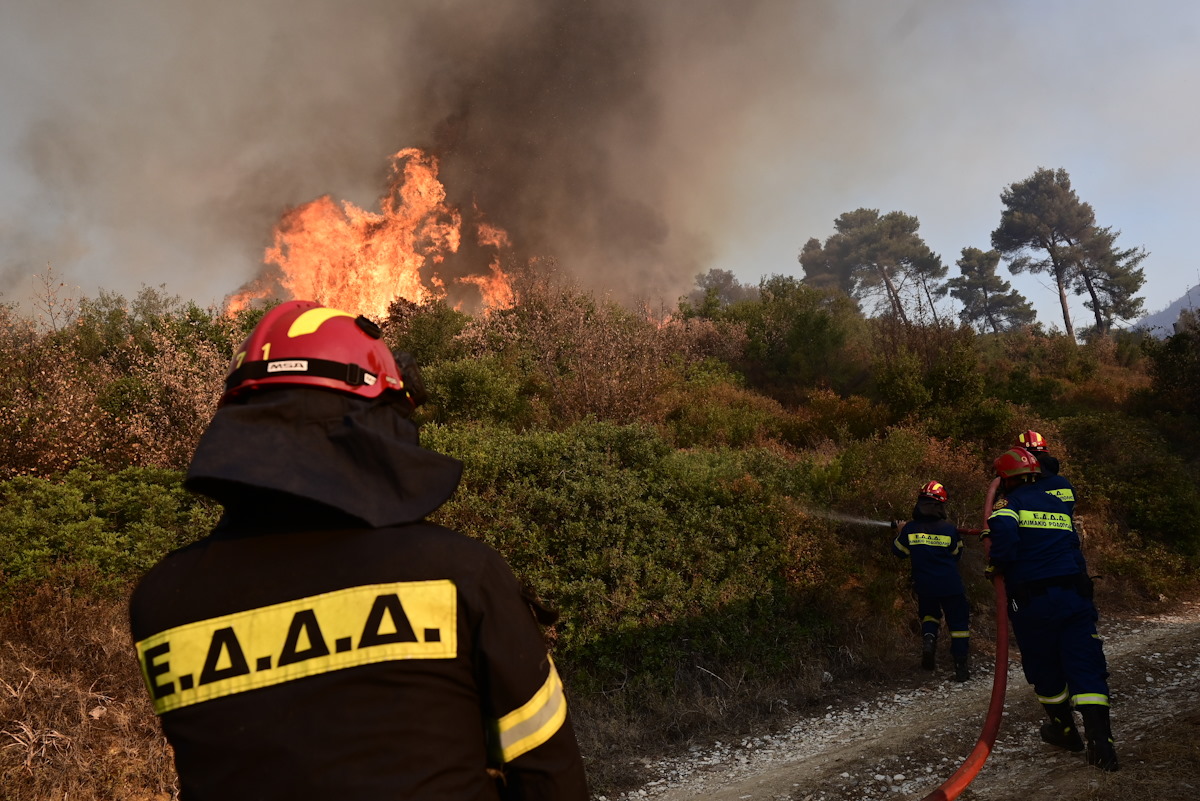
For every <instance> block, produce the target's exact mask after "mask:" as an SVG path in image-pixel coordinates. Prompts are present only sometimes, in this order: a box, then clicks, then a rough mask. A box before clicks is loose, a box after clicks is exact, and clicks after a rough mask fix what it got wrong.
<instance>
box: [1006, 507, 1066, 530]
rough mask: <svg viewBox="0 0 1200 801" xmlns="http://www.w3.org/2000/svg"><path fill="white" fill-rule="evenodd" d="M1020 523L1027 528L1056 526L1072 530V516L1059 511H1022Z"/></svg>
mask: <svg viewBox="0 0 1200 801" xmlns="http://www.w3.org/2000/svg"><path fill="white" fill-rule="evenodd" d="M1019 520H1020V524H1021V526H1023V527H1025V528H1056V529H1064V530H1066V531H1072V530H1073V529H1074V527H1073V526H1072V525H1071V516H1070V515H1063V514H1059V513H1057V512H1026V511H1024V510H1022V511H1021V512H1020V517H1019Z"/></svg>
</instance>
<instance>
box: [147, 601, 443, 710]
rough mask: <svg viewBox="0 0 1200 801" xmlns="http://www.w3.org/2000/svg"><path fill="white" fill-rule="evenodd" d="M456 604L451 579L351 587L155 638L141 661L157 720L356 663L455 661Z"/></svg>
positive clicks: (225, 616)
mask: <svg viewBox="0 0 1200 801" xmlns="http://www.w3.org/2000/svg"><path fill="white" fill-rule="evenodd" d="M457 598H458V595H457V591H456V589H455V586H454V582H453V581H450V580H449V579H439V580H436V581H399V582H392V583H389V584H370V585H366V586H362V587H351V588H349V589H345V590H338V591H336V592H328V593H323V594H321V595H313V596H310V597H308V598H300V599H297V600H294V601H286V602H284V603H279V604H273V605H271V606H263V607H260V608H258V609H248V610H246V611H244V612H236V613H234V614H230V615H223V616H221V617H215V618H211V619H209V620H201V621H199V622H196V623H189V624H187V625H184V626H177V627H175V628H173V629H168V630H166V631H163V632H159V633H158V634H155V635H153V636H151V637H147V638H146V639H144V640H142V641H141V642H139V643H137V644H136V647H137V653H138V660H139V662H140V663H141V666H142V677H143V678H144V679H145V681H146V687H147V688H148V689H149V690H150V695H151V698H152V699H153V701H154V711H155V712H156V713H157V714H159V715H161V714H163V713H165V712H170V711H171V710H173V709H179V708H180V707H185V706H189V705H191V704H197V703H200V702H202V701H210V700H212V699H214V698H222V697H224V696H227V695H233V694H235V693H241V692H246V691H247V690H255V689H258V688H260V687H268V686H270V685H273V684H280V683H282V682H285V681H292V680H293V679H300V678H304V677H306V676H315V675H317V674H320V673H328V672H330V671H333V670H341V669H343V668H348V667H356V666H358V665H368V664H372V663H374V662H385V661H390V660H397V659H453V658H454V657H455V656H457V654H458V625H457V610H458V603H457Z"/></svg>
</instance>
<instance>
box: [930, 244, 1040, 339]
mask: <svg viewBox="0 0 1200 801" xmlns="http://www.w3.org/2000/svg"><path fill="white" fill-rule="evenodd" d="M956 264H957V265H958V269H959V271H960V272H961V273H962V275H961V276H960V277H958V278H951V279H950V280H949V281H947V282H946V284H947V286H948V287H949V290H950V294H951V295H952V296H953V297H954V298H956V299H957V300H958V301H959V302H961V303H962V305H963V310H962V311H961V312H959V314H958V316H959V319H961V320H962V321H963V322H964V323H967V324H968V325H973V326H975V327H976V328H977V329H978V330H979V331H980V332H984V331H987V330H989V329H990V330H991V331H992V332H993V333H999V332H1001V331H1009V330H1012V329H1014V328H1020V327H1021V326H1025V325H1029V324H1030V323H1032V322H1033V321H1034V320H1035V319H1036V318H1037V312H1035V311H1034V310H1033V307H1032V306H1030V305H1029V301H1027V300H1026V299H1025V298H1024V297H1023V296H1022V295H1021V293H1019V292H1017V291H1016V290H1015V289H1013V288H1012V287H1011V285H1010V284H1009V283H1008V282H1007V281H1005V280H1004V279H1002V278H1001V277H1000V276H999V275H997V274H996V267H997V265H999V264H1000V254H999V253H998V252H996V251H995V250H989V251H988V252H986V253H984V252H983V251H982V250H980V249H979V248H963V249H962V258H960V259H959V260H958V261H957V262H956Z"/></svg>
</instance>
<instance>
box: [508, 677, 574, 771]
mask: <svg viewBox="0 0 1200 801" xmlns="http://www.w3.org/2000/svg"><path fill="white" fill-rule="evenodd" d="M566 719H567V698H566V696H565V695H563V686H562V680H560V679H559V678H558V671H557V670H556V669H555V667H554V660H550V675H549V676H547V677H546V682H545V683H544V684H543V685H542V686H541V688H540V689H539V690H538V691H537V692H536V693H534V694H533V697H532V698H530V699H529V700H528V701H526V702H525V703H524V704H522V705H521V706H519V707H517V708H516V709H514V710H513V711H512V712H509V713H508V714H507V715H505V716H504V717H502V718H500V720H499V721H497V722H498V724H499V734H500V753H501V758H502V759H503V760H504V761H505V762H512V761H513V760H514V759H516V758H517V757H519V756H520V755H521V754H524V753H525V752H526V751H532V750H533V749H535V748H537V747H538V746H539V745H541V744H542V743H544V742H546V741H547V740H549V739H550V738H551V737H553V736H554V733H555V732H556V731H558V730H559V728H560V727H561V726H562V724H563V721H564V720H566Z"/></svg>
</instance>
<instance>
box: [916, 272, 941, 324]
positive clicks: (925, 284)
mask: <svg viewBox="0 0 1200 801" xmlns="http://www.w3.org/2000/svg"><path fill="white" fill-rule="evenodd" d="M921 287H922V288H923V289H924V290H925V298H926V300H928V301H929V311H930V313H932V314H933V324H934V325H936V326H938V327H941V325H942V321H941V320H939V319H938V313H937V306H934V305H933V293H932V292H930V291H929V282H928V281H926V280H924V279H922V280H921Z"/></svg>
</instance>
